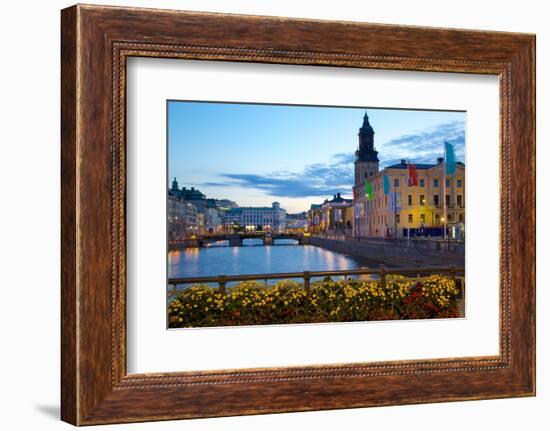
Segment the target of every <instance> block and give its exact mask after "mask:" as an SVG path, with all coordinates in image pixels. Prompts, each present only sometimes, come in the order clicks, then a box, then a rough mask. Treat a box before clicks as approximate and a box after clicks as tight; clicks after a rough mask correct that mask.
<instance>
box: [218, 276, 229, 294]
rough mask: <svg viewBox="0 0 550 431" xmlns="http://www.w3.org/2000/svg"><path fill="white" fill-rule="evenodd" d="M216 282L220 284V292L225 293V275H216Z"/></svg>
mask: <svg viewBox="0 0 550 431" xmlns="http://www.w3.org/2000/svg"><path fill="white" fill-rule="evenodd" d="M218 283H219V285H220V288H219V289H220V293H221V294H222V295H225V283H227V277H226V276H225V275H220V276H219V277H218Z"/></svg>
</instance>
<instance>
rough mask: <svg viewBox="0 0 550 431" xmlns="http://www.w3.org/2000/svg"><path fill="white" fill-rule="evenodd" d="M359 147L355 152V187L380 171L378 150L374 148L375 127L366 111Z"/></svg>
mask: <svg viewBox="0 0 550 431" xmlns="http://www.w3.org/2000/svg"><path fill="white" fill-rule="evenodd" d="M358 136H359V148H358V149H357V151H356V152H355V187H359V186H360V185H361V184H363V183H364V182H365V180H366V179H367V178H369V177H371V176H372V175H374V174H375V173H377V172H378V162H379V161H380V160H378V151H376V150H375V149H374V129H373V128H372V126H371V125H370V123H369V116H368V115H367V112H366V111H365V115H364V116H363V125H362V126H361V128H360V129H359V135H358Z"/></svg>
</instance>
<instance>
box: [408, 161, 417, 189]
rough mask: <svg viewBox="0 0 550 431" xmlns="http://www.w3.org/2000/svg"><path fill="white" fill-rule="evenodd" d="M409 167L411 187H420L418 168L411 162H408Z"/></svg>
mask: <svg viewBox="0 0 550 431" xmlns="http://www.w3.org/2000/svg"><path fill="white" fill-rule="evenodd" d="M407 166H408V167H409V187H412V186H417V185H418V177H417V175H416V166H415V165H413V164H412V163H410V162H407Z"/></svg>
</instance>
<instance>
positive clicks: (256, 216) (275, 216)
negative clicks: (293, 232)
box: [223, 202, 286, 233]
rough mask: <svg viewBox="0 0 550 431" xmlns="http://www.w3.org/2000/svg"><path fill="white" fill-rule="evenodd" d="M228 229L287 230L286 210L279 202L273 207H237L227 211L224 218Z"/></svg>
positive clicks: (274, 203)
mask: <svg viewBox="0 0 550 431" xmlns="http://www.w3.org/2000/svg"><path fill="white" fill-rule="evenodd" d="M223 224H224V227H225V228H226V229H228V230H230V229H232V228H233V229H237V228H245V229H247V230H263V231H267V232H278V233H282V232H285V230H286V211H285V210H284V209H282V208H281V205H280V204H279V202H273V204H272V205H271V207H236V208H231V209H230V210H228V211H226V212H225V214H224V219H223Z"/></svg>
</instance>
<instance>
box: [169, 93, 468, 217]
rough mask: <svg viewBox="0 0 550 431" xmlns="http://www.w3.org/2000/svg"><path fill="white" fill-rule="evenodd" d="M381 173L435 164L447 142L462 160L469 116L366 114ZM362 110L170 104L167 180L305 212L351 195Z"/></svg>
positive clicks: (385, 111) (227, 196)
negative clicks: (404, 163)
mask: <svg viewBox="0 0 550 431" xmlns="http://www.w3.org/2000/svg"><path fill="white" fill-rule="evenodd" d="M366 111H367V113H368V116H369V119H370V123H371V125H372V127H373V129H374V131H375V135H374V143H375V147H376V150H377V151H378V157H379V159H380V168H381V169H382V168H383V167H385V166H388V165H391V164H393V163H398V162H399V161H400V160H401V159H409V160H410V161H411V162H412V163H435V162H436V159H437V157H442V156H443V139H445V136H447V141H448V142H450V143H452V144H453V145H454V147H455V153H456V156H457V160H458V161H462V162H463V161H464V140H465V121H466V113H465V112H445V111H417V110H396V109H395V110H394V109H375V108H367V109H366ZM364 113H365V108H341V107H336V108H335V107H318V106H315V107H312V106H293V105H259V104H235V103H212V102H184V101H169V102H168V175H169V183H171V181H172V179H173V178H174V177H176V178H177V179H178V183H179V185H180V187H183V186H185V187H195V188H197V189H199V190H200V191H201V192H202V193H204V194H205V195H206V196H207V197H208V198H217V199H231V200H233V201H236V202H237V204H239V205H240V206H271V203H272V202H274V201H277V202H280V203H281V207H282V208H284V209H286V210H287V211H288V212H289V213H295V212H301V211H306V210H307V209H309V207H310V205H311V204H312V203H321V202H323V201H324V200H325V199H326V198H329V199H330V198H331V197H332V195H334V194H335V193H338V192H340V193H342V196H345V197H351V195H352V186H353V181H354V166H353V161H354V158H355V150H356V149H357V146H358V137H357V133H358V131H359V127H361V124H362V122H363V115H364Z"/></svg>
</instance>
